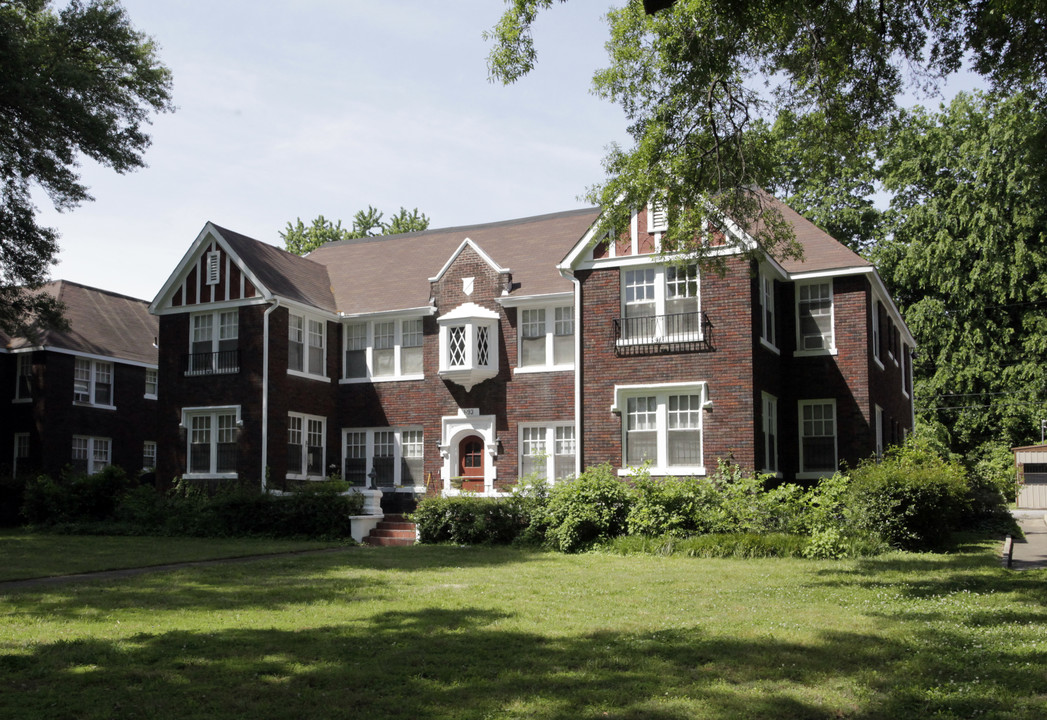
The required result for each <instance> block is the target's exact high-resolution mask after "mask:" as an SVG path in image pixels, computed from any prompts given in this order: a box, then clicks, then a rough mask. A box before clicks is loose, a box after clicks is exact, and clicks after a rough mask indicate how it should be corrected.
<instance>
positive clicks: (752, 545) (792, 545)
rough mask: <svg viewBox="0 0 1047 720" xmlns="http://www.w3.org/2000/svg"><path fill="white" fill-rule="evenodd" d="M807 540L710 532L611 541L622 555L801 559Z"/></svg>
mask: <svg viewBox="0 0 1047 720" xmlns="http://www.w3.org/2000/svg"><path fill="white" fill-rule="evenodd" d="M807 543H808V540H807V538H805V537H804V536H802V535H792V534H788V533H734V532H732V533H707V534H704V535H695V536H693V537H688V538H679V537H672V536H668V535H666V536H662V537H646V536H640V535H629V536H625V537H618V538H614V539H612V540H610V541H608V542H607V543H606V544H605V546H604V547H605V548H606V550H607V551H609V552H615V553H619V554H622V555H632V554H645V555H685V556H687V557H699V558H765V557H799V556H800V555H802V554H803V550H804V548H805V547H806V546H807Z"/></svg>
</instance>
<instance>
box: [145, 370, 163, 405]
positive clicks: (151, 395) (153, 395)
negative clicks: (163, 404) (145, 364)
mask: <svg viewBox="0 0 1047 720" xmlns="http://www.w3.org/2000/svg"><path fill="white" fill-rule="evenodd" d="M149 373H152V374H153V385H154V386H155V387H156V388H157V390H159V389H160V372H159V371H158V370H157V369H156V368H146V369H145V387H146V390H145V392H144V393H143V394H142V397H144V398H145V399H146V400H156V393H155V392H152V393H151V392H149Z"/></svg>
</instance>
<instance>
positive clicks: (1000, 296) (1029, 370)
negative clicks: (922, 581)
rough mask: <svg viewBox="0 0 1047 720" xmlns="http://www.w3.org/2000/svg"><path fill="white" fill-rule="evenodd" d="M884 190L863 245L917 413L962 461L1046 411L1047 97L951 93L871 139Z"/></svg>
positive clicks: (1034, 428)
mask: <svg viewBox="0 0 1047 720" xmlns="http://www.w3.org/2000/svg"><path fill="white" fill-rule="evenodd" d="M880 147H881V157H882V168H881V170H880V172H881V177H882V181H883V183H884V186H885V187H886V189H887V190H888V191H889V192H891V193H892V194H893V199H892V201H891V204H890V208H889V209H888V211H887V213H886V215H885V218H884V221H885V223H886V227H885V233H884V234H885V237H884V239H882V240H881V241H880V242H878V243H877V244H876V245H875V247H874V248H873V250H872V252H871V257H872V258H873V260H874V261H876V263H877V265H878V266H879V269H880V273H881V275H882V276H883V279H884V282H885V283H886V284H887V285H888V287H889V288H890V289H891V290H892V292H893V294H894V296H895V298H896V299H897V300H898V302H899V304H900V306H901V308H902V310H903V312H904V315H905V320H906V323H907V324H908V326H909V328H910V329H911V330H912V332H913V334H914V335H915V336H916V338H917V339H918V341H919V349H918V355H917V359H916V362H915V365H914V378H915V382H916V388H915V391H916V398H917V401H918V402H917V412H918V413H919V415H920V417H921V419H923V420H924V421H926V422H929V423H931V424H934V425H939V426H944V427H947V428H950V431H951V436H952V449H953V450H954V451H958V452H960V453H962V454H964V455H967V456H968V457H970V456H972V453H973V454H978V453H981V454H984V448H981V449H979V448H980V447H981V446H984V445H985V444H987V443H1002V444H1006V445H1007V446H1014V445H1020V444H1024V443H1027V442H1029V441H1031V440H1036V441H1038V440H1039V420H1040V418H1043V417H1047V415H1045V412H1047V365H1045V363H1044V362H1043V358H1044V357H1045V355H1047V102H1045V101H1044V99H1042V98H1037V97H1035V96H1032V95H1030V94H1025V93H1017V94H1014V95H1011V96H999V95H992V94H975V95H963V94H961V95H959V96H958V97H957V98H956V99H955V100H953V102H952V103H951V104H950V105H949V106H948V107H946V108H943V109H942V111H941V112H939V113H930V112H927V111H924V110H915V111H912V112H906V113H904V114H903V115H902V116H901V118H900V120H899V121H898V123H897V124H896V126H894V127H893V128H892V129H891V130H890V131H889V132H888V133H887V134H886V136H885V138H884V142H883V143H882V144H881V146H880Z"/></svg>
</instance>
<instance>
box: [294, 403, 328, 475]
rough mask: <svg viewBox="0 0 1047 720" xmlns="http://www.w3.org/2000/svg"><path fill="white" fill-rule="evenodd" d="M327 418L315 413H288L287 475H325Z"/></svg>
mask: <svg viewBox="0 0 1047 720" xmlns="http://www.w3.org/2000/svg"><path fill="white" fill-rule="evenodd" d="M326 430H327V420H326V418H322V417H317V416H315V415H302V414H300V413H288V415H287V475H288V476H289V477H299V478H305V477H310V478H320V477H323V475H324V458H325V452H326V449H327V432H326Z"/></svg>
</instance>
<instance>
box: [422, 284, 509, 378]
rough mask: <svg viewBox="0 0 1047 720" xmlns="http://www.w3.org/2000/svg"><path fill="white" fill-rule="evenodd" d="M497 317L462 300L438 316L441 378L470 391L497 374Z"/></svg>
mask: <svg viewBox="0 0 1047 720" xmlns="http://www.w3.org/2000/svg"><path fill="white" fill-rule="evenodd" d="M499 319H500V316H499V315H498V313H496V312H494V311H493V310H488V309H487V308H484V307H481V306H479V305H477V304H475V303H465V304H463V305H460V306H458V307H457V308H455V309H454V310H452V311H451V312H449V313H447V314H446V315H444V316H443V317H441V318H439V319H438V320H437V322H438V323H439V325H440V377H441V378H443V379H445V380H450V381H451V382H453V383H457V384H458V385H461V386H462V387H464V388H465V389H466V390H471V389H472V388H473V386H474V385H476V384H477V383H480V382H482V381H484V380H486V379H488V378H492V377H494V376H495V375H497V374H498V323H499Z"/></svg>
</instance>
